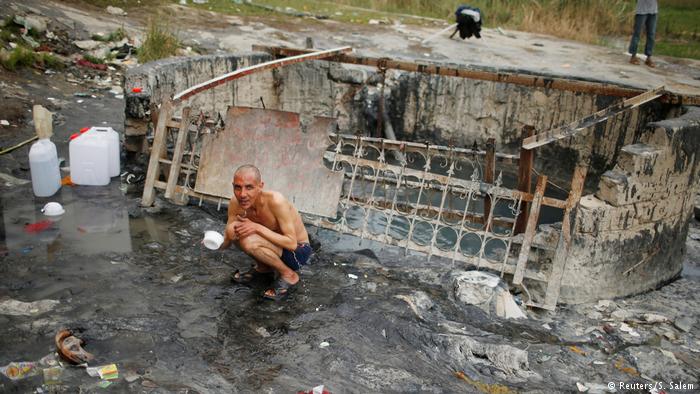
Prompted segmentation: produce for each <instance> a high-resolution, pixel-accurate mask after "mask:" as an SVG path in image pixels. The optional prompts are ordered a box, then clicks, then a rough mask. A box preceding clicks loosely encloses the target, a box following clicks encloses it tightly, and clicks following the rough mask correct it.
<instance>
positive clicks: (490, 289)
mask: <svg viewBox="0 0 700 394" xmlns="http://www.w3.org/2000/svg"><path fill="white" fill-rule="evenodd" d="M453 283H454V285H453V287H454V295H455V297H456V298H457V300H459V301H460V302H463V303H465V304H469V305H475V306H477V307H479V308H480V309H482V310H483V311H484V312H486V313H488V314H495V315H496V316H498V317H503V318H506V319H527V315H526V314H525V312H523V311H522V309H520V306H518V304H516V302H515V300H514V299H513V296H512V295H511V294H510V292H509V291H508V288H507V287H506V285H505V283H504V282H503V281H502V280H501V278H499V277H498V276H496V275H493V274H490V273H487V272H484V271H467V272H463V273H458V274H456V275H455V277H454V279H453Z"/></svg>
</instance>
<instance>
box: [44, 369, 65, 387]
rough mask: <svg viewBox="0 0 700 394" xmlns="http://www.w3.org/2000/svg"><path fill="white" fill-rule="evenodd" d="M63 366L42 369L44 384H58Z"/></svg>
mask: <svg viewBox="0 0 700 394" xmlns="http://www.w3.org/2000/svg"><path fill="white" fill-rule="evenodd" d="M62 375H63V368H61V367H52V368H46V369H44V384H60V383H61V376H62Z"/></svg>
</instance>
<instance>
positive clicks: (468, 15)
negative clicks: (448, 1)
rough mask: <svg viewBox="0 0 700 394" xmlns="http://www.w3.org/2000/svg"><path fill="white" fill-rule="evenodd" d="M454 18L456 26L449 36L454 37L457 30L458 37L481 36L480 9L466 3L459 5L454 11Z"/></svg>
mask: <svg viewBox="0 0 700 394" xmlns="http://www.w3.org/2000/svg"><path fill="white" fill-rule="evenodd" d="M455 19H456V22H457V28H456V29H455V31H454V32H453V33H452V35H451V36H450V38H452V37H454V35H455V34H457V32H459V37H460V38H461V39H463V40H464V39H465V38H470V37H471V36H474V37H476V38H481V21H482V17H481V10H479V9H478V8H475V7H470V6H468V5H460V6H459V7H457V11H455Z"/></svg>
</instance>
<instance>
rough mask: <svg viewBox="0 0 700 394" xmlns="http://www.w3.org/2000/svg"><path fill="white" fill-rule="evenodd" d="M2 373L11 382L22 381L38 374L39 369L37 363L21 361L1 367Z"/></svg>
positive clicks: (0, 371)
mask: <svg viewBox="0 0 700 394" xmlns="http://www.w3.org/2000/svg"><path fill="white" fill-rule="evenodd" d="M0 373H2V374H3V375H5V376H7V377H8V378H9V379H10V380H20V379H24V378H26V377H29V376H34V375H36V374H38V373H39V369H38V368H37V364H36V363H35V362H25V361H19V362H11V363H9V364H7V365H6V366H4V367H0Z"/></svg>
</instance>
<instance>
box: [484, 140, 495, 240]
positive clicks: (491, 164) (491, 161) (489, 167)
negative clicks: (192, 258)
mask: <svg viewBox="0 0 700 394" xmlns="http://www.w3.org/2000/svg"><path fill="white" fill-rule="evenodd" d="M485 160H486V163H485V164H484V182H485V183H488V184H490V185H493V181H494V180H495V179H496V139H494V138H489V139H488V140H487V141H486V159H485ZM490 213H491V197H489V196H488V195H487V196H486V197H484V231H488V230H489V229H488V227H487V226H489V223H488V220H489V215H490Z"/></svg>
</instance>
